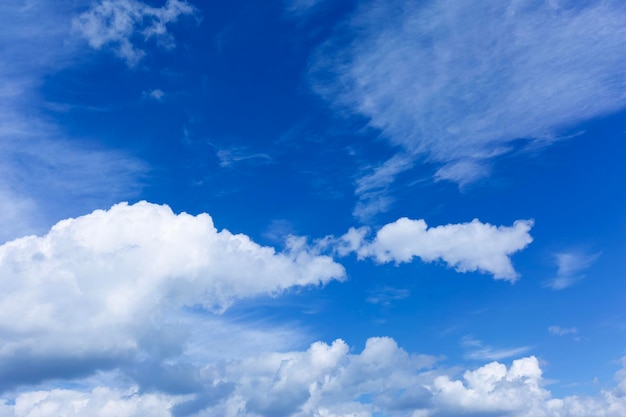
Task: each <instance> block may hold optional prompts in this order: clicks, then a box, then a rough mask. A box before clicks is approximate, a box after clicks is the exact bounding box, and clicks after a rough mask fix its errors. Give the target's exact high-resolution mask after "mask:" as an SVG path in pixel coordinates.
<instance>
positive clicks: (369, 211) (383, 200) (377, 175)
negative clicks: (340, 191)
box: [353, 154, 414, 221]
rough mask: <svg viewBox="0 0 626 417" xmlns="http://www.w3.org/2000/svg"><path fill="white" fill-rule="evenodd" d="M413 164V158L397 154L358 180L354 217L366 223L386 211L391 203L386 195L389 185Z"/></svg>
mask: <svg viewBox="0 0 626 417" xmlns="http://www.w3.org/2000/svg"><path fill="white" fill-rule="evenodd" d="M413 162H414V158H411V157H409V156H407V155H404V154H398V155H396V156H394V157H392V158H391V159H389V160H387V161H386V162H385V163H383V164H381V165H380V166H377V167H376V168H374V170H373V172H372V173H370V174H367V175H364V176H362V177H361V178H359V179H358V180H357V183H356V189H355V191H354V192H355V194H356V195H357V196H358V197H359V202H358V203H357V205H356V207H355V208H354V211H353V214H354V216H355V217H356V218H357V219H359V220H361V221H367V220H369V219H370V218H371V217H373V216H374V215H375V214H377V213H380V212H385V211H387V209H388V207H389V206H390V205H391V203H392V200H391V198H390V197H389V195H388V188H389V184H391V183H392V182H393V181H394V179H395V177H396V176H397V175H398V174H400V173H402V172H404V171H406V170H407V169H409V168H410V167H411V166H412V165H413Z"/></svg>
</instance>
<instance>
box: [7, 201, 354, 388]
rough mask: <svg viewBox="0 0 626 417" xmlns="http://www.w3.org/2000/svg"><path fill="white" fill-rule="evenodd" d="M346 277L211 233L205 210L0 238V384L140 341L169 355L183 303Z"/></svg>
mask: <svg viewBox="0 0 626 417" xmlns="http://www.w3.org/2000/svg"><path fill="white" fill-rule="evenodd" d="M344 276H345V271H344V269H343V267H342V266H341V265H339V264H337V263H335V262H334V261H333V260H332V259H331V258H329V257H326V256H317V255H313V254H311V253H309V252H307V251H306V250H305V248H302V247H289V246H288V248H287V249H286V251H285V252H280V253H277V252H276V251H275V250H274V249H273V248H271V247H264V246H260V245H258V244H256V243H255V242H253V241H252V240H251V239H250V238H249V237H248V236H246V235H243V234H232V233H230V232H229V231H227V230H221V231H218V230H217V229H216V228H215V226H214V225H213V221H212V219H211V217H210V216H209V215H208V214H200V215H198V216H191V215H188V214H185V213H182V214H178V215H176V214H174V213H173V212H172V211H171V210H170V209H169V208H168V207H167V206H159V205H154V204H149V203H146V202H141V203H137V204H135V205H127V204H125V203H123V204H118V205H115V206H113V207H112V208H111V209H110V210H108V211H103V210H97V211H95V212H93V213H91V214H89V215H86V216H82V217H79V218H76V219H68V220H63V221H61V222H59V223H58V224H56V225H55V226H54V227H53V228H52V229H51V230H50V231H49V232H48V234H46V235H45V236H42V237H36V236H29V237H24V238H21V239H17V240H14V241H11V242H8V243H6V244H4V245H2V246H0V311H2V315H1V316H0V358H1V359H2V364H1V365H0V381H5V382H4V383H5V384H10V383H15V381H18V382H19V381H21V382H23V383H27V382H33V381H35V382H36V381H37V378H39V379H44V378H51V377H59V376H61V374H63V372H71V371H70V370H71V369H75V372H76V373H79V374H81V373H82V374H88V373H89V372H91V371H93V370H95V369H100V368H104V369H106V368H110V367H115V366H118V365H119V364H120V363H125V362H128V361H129V360H130V359H131V358H133V357H135V355H137V354H138V353H139V352H141V351H142V350H146V349H147V350H148V351H156V352H157V356H159V357H161V358H162V357H167V356H168V355H171V354H177V352H178V353H180V351H181V349H183V348H184V346H185V344H186V342H187V339H188V336H187V335H186V332H187V331H188V328H189V326H184V325H182V324H184V323H180V318H178V319H177V317H178V316H179V315H180V313H181V312H183V311H184V309H185V308H197V307H201V308H203V309H206V310H209V311H217V312H220V311H223V310H224V309H226V308H227V307H228V306H229V305H230V304H231V303H232V302H233V301H235V300H237V299H242V298H249V297H254V296H259V295H277V294H280V293H282V292H283V291H285V290H287V289H289V288H293V287H300V286H307V285H320V284H325V283H327V282H328V281H330V280H332V279H343V278H344ZM247 334H252V333H251V332H249V331H248V332H247ZM168 352H169V353H168ZM52 364H56V365H52ZM62 364H65V366H66V367H67V369H62V368H63V365H62ZM24 367H26V368H28V369H30V370H31V372H25V371H24V369H23V368H24ZM0 385H2V384H0ZM0 388H2V387H0Z"/></svg>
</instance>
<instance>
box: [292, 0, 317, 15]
mask: <svg viewBox="0 0 626 417" xmlns="http://www.w3.org/2000/svg"><path fill="white" fill-rule="evenodd" d="M323 2H324V0H284V3H285V10H286V12H287V13H288V14H289V15H291V16H292V17H301V16H303V15H305V14H307V13H310V12H311V11H312V10H313V9H314V8H316V7H317V6H318V5H320V4H321V3H323Z"/></svg>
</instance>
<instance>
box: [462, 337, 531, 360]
mask: <svg viewBox="0 0 626 417" xmlns="http://www.w3.org/2000/svg"><path fill="white" fill-rule="evenodd" d="M461 346H463V348H465V349H466V350H467V352H466V354H465V357H466V358H467V359H473V360H479V361H485V360H489V361H498V360H502V359H506V358H511V357H515V356H520V355H522V354H524V353H527V352H528V351H529V350H530V349H531V348H530V347H529V346H519V347H514V348H500V349H496V348H494V347H493V346H489V345H485V344H484V343H483V342H482V340H478V339H475V338H474V337H472V336H465V337H464V338H463V339H462V340H461Z"/></svg>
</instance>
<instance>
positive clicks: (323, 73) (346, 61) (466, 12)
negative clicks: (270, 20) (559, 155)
mask: <svg viewBox="0 0 626 417" xmlns="http://www.w3.org/2000/svg"><path fill="white" fill-rule="evenodd" d="M337 33H338V34H337V36H336V37H335V38H334V39H332V40H330V41H329V42H328V43H327V44H326V45H325V46H324V47H322V48H321V50H320V52H319V54H318V55H317V56H316V60H315V62H314V65H313V70H312V74H311V77H312V84H313V88H314V89H315V90H316V91H318V92H319V93H320V94H321V95H322V96H324V97H325V98H327V99H328V100H330V101H331V102H333V103H335V104H336V105H338V106H342V107H347V108H349V109H351V110H352V111H353V112H354V113H357V114H360V115H363V116H365V117H367V118H368V119H369V123H370V125H371V126H373V127H375V128H378V129H380V131H381V132H382V134H383V136H385V137H386V138H388V139H389V141H390V142H391V143H392V144H394V145H400V146H401V147H402V148H403V149H404V151H405V152H406V153H407V154H409V155H412V156H414V155H421V156H423V157H424V158H425V159H426V160H428V161H431V162H434V163H436V164H438V165H439V166H440V169H439V170H438V171H437V173H436V175H435V177H436V178H437V179H446V180H452V181H455V182H458V183H460V184H464V183H468V182H472V181H475V180H476V179H477V178H480V177H482V176H485V175H487V174H488V173H489V169H490V161H491V160H492V159H493V158H495V157H497V156H498V155H502V154H504V153H507V152H511V151H512V150H513V148H515V147H516V146H517V144H518V142H516V141H518V140H520V139H523V140H534V141H536V143H539V142H542V143H544V144H548V143H550V141H552V140H554V139H556V138H558V137H559V135H561V134H563V132H564V131H566V130H567V129H568V128H571V127H574V126H575V125H576V124H578V123H580V122H581V121H585V120H588V119H591V118H594V117H598V116H602V115H605V114H609V113H612V112H616V111H618V110H620V109H623V108H624V106H626V93H625V92H626V76H625V73H624V67H625V66H626V6H625V5H624V2H621V1H614V0H609V1H603V2H582V3H581V2H578V3H576V2H572V1H567V0H565V1H558V2H555V1H548V0H545V1H544V0H540V1H535V0H521V1H520V0H508V1H499V0H489V1H469V2H458V1H455V0H443V1H436V2H428V3H423V2H411V1H407V0H392V1H381V0H373V1H367V2H364V3H363V4H362V5H361V7H360V8H359V9H358V11H357V12H356V13H355V15H354V16H353V18H352V20H351V21H350V22H349V24H348V25H344V26H342V27H340V28H339V30H338V32H337ZM346 39H351V40H350V41H348V42H347V43H346ZM406 168H407V167H404V168H403V169H406ZM387 180H388V181H392V180H393V176H389V177H388V178H387Z"/></svg>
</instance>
